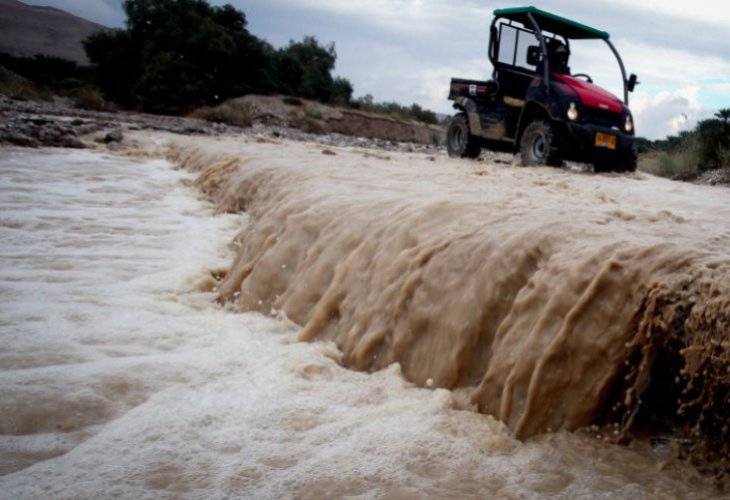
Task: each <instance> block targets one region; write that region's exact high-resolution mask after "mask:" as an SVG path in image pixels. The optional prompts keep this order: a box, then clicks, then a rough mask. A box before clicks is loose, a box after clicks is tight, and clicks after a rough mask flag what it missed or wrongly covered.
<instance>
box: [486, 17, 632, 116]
mask: <svg viewBox="0 0 730 500" xmlns="http://www.w3.org/2000/svg"><path fill="white" fill-rule="evenodd" d="M503 19H506V20H507V21H508V22H507V23H506V24H507V25H508V26H512V27H514V28H516V29H520V30H523V31H530V29H529V28H532V30H531V32H532V33H534V35H535V37H536V38H537V40H538V42H539V44H540V52H541V53H542V55H543V60H544V61H545V64H543V72H544V74H543V84H544V85H545V87H546V88H548V89H549V88H550V67H549V65H550V63H549V60H548V57H547V54H548V51H547V43H546V40H545V38H546V37H545V35H543V29H542V27H541V26H544V27H545V29H546V30H548V31H549V32H550V33H552V34H553V35H555V37H560V38H561V39H562V40H563V42H564V43H565V45H566V46H567V47H568V48H570V39H571V38H572V39H584V40H589V39H594V40H595V39H600V40H603V41H604V42H606V44H607V45H608V47H609V48H610V49H611V52H613V55H614V56H615V57H616V60H617V61H618V65H619V68H620V69H621V81H622V82H623V87H624V103H625V104H626V105H627V106H628V105H629V92H633V91H634V87H635V86H636V84H637V83H638V81H637V80H636V75H634V74H632V75H630V76H629V77H628V78H627V76H626V68H625V66H624V63H623V60H621V56H620V55H619V53H618V51H617V50H616V47H614V46H613V44H612V43H611V41H610V40H609V34H608V33H607V32H605V31H600V30H597V29H595V28H591V27H590V26H586V25H584V24H580V23H577V22H575V21H572V20H570V19H567V18H564V17H561V16H557V15H555V14H552V13H550V12H546V11H544V10H540V9H538V8H536V7H515V8H509V9H496V10H495V11H494V19H493V20H492V24H491V26H490V29H489V32H490V37H489V60H490V61H491V63H492V65H493V66H494V68H495V71H497V68H498V65H501V64H503V63H501V62H499V61H498V60H497V59H498V53H499V44H500V42H501V40H500V39H499V38H500V37H501V30H500V31H498V30H497V23H498V22H499V21H500V20H503ZM515 22H516V23H520V24H521V25H522V26H516V25H514V24H513V23H515ZM502 24H505V23H502ZM518 40H519V37H515V57H516V54H517V43H518Z"/></svg>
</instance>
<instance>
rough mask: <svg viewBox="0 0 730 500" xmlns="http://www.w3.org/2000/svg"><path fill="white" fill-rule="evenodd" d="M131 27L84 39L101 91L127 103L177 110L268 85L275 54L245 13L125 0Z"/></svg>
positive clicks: (187, 0)
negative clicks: (254, 32)
mask: <svg viewBox="0 0 730 500" xmlns="http://www.w3.org/2000/svg"><path fill="white" fill-rule="evenodd" d="M123 7H124V10H125V12H126V14H127V28H126V30H117V31H108V32H103V33H99V34H97V35H93V36H91V37H90V38H89V39H87V40H86V42H85V47H86V51H87V55H88V56H89V59H90V60H91V62H92V63H93V64H94V65H95V66H96V67H97V72H98V79H99V84H100V86H101V89H102V91H103V92H104V94H105V95H106V96H107V97H108V98H111V99H113V100H115V101H117V102H119V103H120V104H122V105H125V106H135V105H136V106H139V107H141V108H143V109H145V110H148V111H153V112H178V111H184V110H186V109H191V108H194V107H197V106H200V105H203V104H215V103H217V102H219V101H221V100H223V99H225V98H229V97H233V96H235V95H240V94H244V93H247V92H249V91H252V90H258V89H266V88H267V87H268V88H269V89H270V88H271V87H272V85H271V83H270V82H269V75H268V73H267V66H268V61H269V57H270V54H271V53H272V52H273V49H271V47H270V46H268V44H266V43H265V42H262V41H261V40H259V39H257V38H256V37H254V36H253V35H251V34H250V33H249V32H248V30H247V29H246V24H247V23H246V16H245V14H244V13H243V12H241V11H238V10H236V9H235V8H233V7H231V6H230V5H225V6H223V7H215V6H211V5H210V4H209V3H208V2H207V1H206V0H125V1H124V3H123Z"/></svg>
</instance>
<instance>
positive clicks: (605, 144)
mask: <svg viewBox="0 0 730 500" xmlns="http://www.w3.org/2000/svg"><path fill="white" fill-rule="evenodd" d="M595 144H596V146H597V147H599V148H608V149H616V136H615V135H611V134H604V133H603V132H597V133H596V142H595Z"/></svg>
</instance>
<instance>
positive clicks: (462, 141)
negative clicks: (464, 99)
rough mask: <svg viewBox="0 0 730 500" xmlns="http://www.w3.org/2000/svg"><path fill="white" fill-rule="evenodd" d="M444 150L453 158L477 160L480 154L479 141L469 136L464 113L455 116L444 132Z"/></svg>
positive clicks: (467, 121) (467, 122)
mask: <svg viewBox="0 0 730 500" xmlns="http://www.w3.org/2000/svg"><path fill="white" fill-rule="evenodd" d="M446 150H447V151H448V152H449V156H451V157H453V158H478V157H479V154H480V153H481V152H482V146H481V144H479V139H478V138H477V137H475V136H473V135H471V133H470V131H469V120H468V119H467V117H466V115H465V114H464V113H459V114H458V115H456V116H455V117H454V118H453V119H452V120H451V123H450V124H449V128H448V130H447V131H446Z"/></svg>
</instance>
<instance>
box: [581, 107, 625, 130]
mask: <svg viewBox="0 0 730 500" xmlns="http://www.w3.org/2000/svg"><path fill="white" fill-rule="evenodd" d="M583 119H584V120H585V121H586V122H589V123H595V124H596V125H603V126H605V127H619V128H621V113H614V112H613V111H608V110H606V109H600V108H593V107H588V106H585V107H583Z"/></svg>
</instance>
